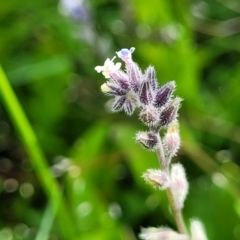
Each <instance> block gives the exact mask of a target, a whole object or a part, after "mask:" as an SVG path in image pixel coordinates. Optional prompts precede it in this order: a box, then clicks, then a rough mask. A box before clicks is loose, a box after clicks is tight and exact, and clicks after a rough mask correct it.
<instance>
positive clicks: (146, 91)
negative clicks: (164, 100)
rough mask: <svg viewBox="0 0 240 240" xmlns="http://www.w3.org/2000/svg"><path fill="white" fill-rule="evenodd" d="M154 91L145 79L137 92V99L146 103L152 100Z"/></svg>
mask: <svg viewBox="0 0 240 240" xmlns="http://www.w3.org/2000/svg"><path fill="white" fill-rule="evenodd" d="M153 97H154V92H153V89H152V87H151V83H150V82H149V81H148V80H147V79H146V80H144V81H143V82H142V85H141V89H140V92H139V100H140V102H141V103H142V104H143V105H148V104H150V103H151V102H152V100H153Z"/></svg>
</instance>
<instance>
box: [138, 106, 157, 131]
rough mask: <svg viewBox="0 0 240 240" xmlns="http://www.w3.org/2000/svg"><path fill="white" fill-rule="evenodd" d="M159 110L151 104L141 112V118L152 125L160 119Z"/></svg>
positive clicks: (148, 124)
mask: <svg viewBox="0 0 240 240" xmlns="http://www.w3.org/2000/svg"><path fill="white" fill-rule="evenodd" d="M159 114H160V113H159V111H158V109H156V108H155V107H153V106H151V105H149V106H146V107H144V108H143V109H142V110H141V112H140V113H139V118H140V120H141V121H142V122H143V123H144V124H146V125H147V126H149V127H151V126H154V125H155V124H157V123H158V121H159Z"/></svg>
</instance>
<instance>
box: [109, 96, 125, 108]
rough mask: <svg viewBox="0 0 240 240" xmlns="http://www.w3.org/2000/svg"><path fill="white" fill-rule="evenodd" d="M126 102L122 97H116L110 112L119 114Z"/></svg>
mask: <svg viewBox="0 0 240 240" xmlns="http://www.w3.org/2000/svg"><path fill="white" fill-rule="evenodd" d="M125 101H126V97H125V96H122V97H116V98H115V101H114V103H113V105H112V111H113V112H119V111H121V110H122V109H123V105H124V103H125Z"/></svg>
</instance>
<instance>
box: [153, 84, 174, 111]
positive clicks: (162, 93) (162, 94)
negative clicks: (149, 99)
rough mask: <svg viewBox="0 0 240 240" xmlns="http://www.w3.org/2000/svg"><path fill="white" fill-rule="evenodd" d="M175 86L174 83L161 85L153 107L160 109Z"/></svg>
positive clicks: (168, 98)
mask: <svg viewBox="0 0 240 240" xmlns="http://www.w3.org/2000/svg"><path fill="white" fill-rule="evenodd" d="M175 87H176V84H175V82H174V81H171V82H168V83H166V84H165V85H163V86H162V87H161V88H160V89H159V90H158V91H157V94H156V96H155V101H154V106H155V107H158V108H160V107H162V106H164V105H165V104H166V103H167V102H168V101H169V100H170V99H171V96H172V93H173V91H174V90H175Z"/></svg>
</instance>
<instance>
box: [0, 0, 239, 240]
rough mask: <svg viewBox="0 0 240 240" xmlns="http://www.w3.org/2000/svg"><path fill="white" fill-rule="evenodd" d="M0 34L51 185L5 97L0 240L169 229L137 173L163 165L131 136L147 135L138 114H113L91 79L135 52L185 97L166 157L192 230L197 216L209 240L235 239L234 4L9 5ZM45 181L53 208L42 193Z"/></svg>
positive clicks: (44, 0)
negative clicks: (184, 190) (177, 138)
mask: <svg viewBox="0 0 240 240" xmlns="http://www.w3.org/2000/svg"><path fill="white" fill-rule="evenodd" d="M0 36H1V37H0V61H1V65H2V67H3V69H4V71H5V73H6V75H7V77H8V79H9V81H10V83H11V85H12V87H13V89H14V91H15V93H16V95H17V97H18V100H19V102H20V104H21V106H22V108H23V109H24V112H25V114H26V116H27V118H28V119H29V121H30V123H31V126H32V128H33V130H34V132H35V134H36V136H37V139H38V141H39V144H40V146H41V151H43V152H44V155H45V156H46V159H47V164H48V167H47V174H49V173H50V174H51V176H53V179H52V181H50V182H49V183H48V182H47V183H46V182H43V179H44V176H45V175H44V174H43V173H42V171H41V169H38V167H36V166H35V165H34V159H31V156H30V155H29V154H28V152H29V149H27V147H26V144H24V142H23V141H22V137H21V136H20V135H19V132H18V131H16V126H15V124H14V122H15V121H14V119H13V117H11V116H10V115H9V109H8V106H7V105H6V104H4V101H2V100H3V98H2V99H1V101H0V240H33V239H37V240H45V239H46V240H47V239H49V240H85V239H87V240H112V239H115V240H126V239H128V240H136V239H138V234H139V232H140V229H141V227H148V226H161V225H163V226H169V227H171V228H173V229H175V224H174V221H173V219H172V217H171V213H170V211H169V206H168V202H167V199H166V196H165V194H164V193H162V192H159V191H156V190H154V189H152V188H151V186H148V185H146V184H145V183H144V180H143V179H142V178H141V175H142V173H143V172H144V171H145V170H146V169H148V168H156V167H158V163H157V159H156V156H155V154H154V153H152V152H147V151H145V150H143V149H142V148H141V147H140V146H139V145H137V144H136V143H135V141H134V135H135V133H136V132H137V131H139V130H144V129H145V127H144V126H143V125H142V124H141V122H140V121H139V120H138V117H137V114H134V116H132V117H128V116H126V115H125V114H124V113H117V114H112V113H110V111H109V98H107V97H106V96H104V95H103V94H102V93H101V91H100V86H101V84H102V83H103V82H104V77H103V76H102V75H101V74H97V72H96V71H95V70H94V67H95V66H97V65H103V63H104V61H105V59H106V58H112V57H113V56H114V55H115V52H116V51H119V50H120V49H122V48H130V47H135V48H136V50H135V52H134V54H133V57H134V60H135V61H136V62H137V63H138V64H139V65H140V67H141V68H142V69H145V68H146V67H147V66H148V65H149V64H151V65H153V66H155V68H156V71H157V76H158V80H159V83H160V84H164V83H165V82H167V81H169V80H176V83H177V91H176V94H177V95H179V96H180V97H182V98H184V102H183V104H182V107H181V109H180V116H179V120H180V127H181V138H182V146H181V149H180V151H179V154H178V156H176V157H175V158H174V162H181V163H182V164H183V165H184V166H185V168H186V172H187V176H188V180H189V182H190V191H189V194H188V198H187V200H186V203H185V208H184V210H183V213H184V218H185V219H186V223H187V225H188V224H189V219H191V218H198V219H200V220H201V221H202V222H203V223H204V225H205V228H206V232H207V235H208V237H209V240H226V239H230V240H239V239H240V171H239V164H240V127H239V125H240V112H239V111H240V60H239V59H240V44H239V43H240V2H239V0H229V1H224V0H195V1H186V0H182V1H180V0H148V1H137V0H130V1H125V0H118V1H114V0H93V1H87V0H85V1H84V0H78V1H77V0H75V1H73V0H65V1H60V2H59V1H57V0H41V1H32V0H22V1H18V0H8V1H2V2H1V7H0ZM0 81H2V80H0ZM1 91H3V89H0V95H1ZM15 120H16V119H15ZM41 174H43V175H44V176H42V175H41ZM41 176H42V177H41ZM53 182H55V183H56V182H57V183H58V184H59V186H60V188H59V189H60V190H58V192H59V193H60V196H61V204H59V199H57V198H55V197H54V194H51V192H49V191H47V190H46V189H47V188H46V184H49V185H51V184H53ZM58 205H61V206H62V205H63V207H64V208H65V212H63V211H60V210H59V209H60V208H61V207H59V206H58Z"/></svg>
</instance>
